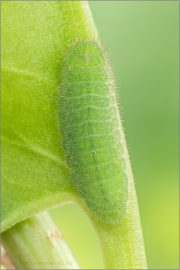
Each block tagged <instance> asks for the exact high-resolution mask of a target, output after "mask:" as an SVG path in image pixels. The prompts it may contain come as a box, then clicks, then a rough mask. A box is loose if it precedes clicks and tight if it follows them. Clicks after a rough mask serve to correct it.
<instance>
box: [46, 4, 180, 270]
mask: <svg viewBox="0 0 180 270" xmlns="http://www.w3.org/2000/svg"><path fill="white" fill-rule="evenodd" d="M89 4H90V7H91V10H92V14H93V17H94V20H95V23H96V26H97V29H98V31H99V36H100V39H101V41H102V43H103V45H104V47H105V48H106V50H107V51H108V53H109V55H110V60H111V63H112V66H113V69H114V73H115V77H116V80H117V88H118V94H119V100H120V107H121V114H122V118H123V120H124V122H123V126H124V130H125V134H126V139H127V145H128V149H129V154H130V158H131V163H132V169H133V173H134V178H135V185H136V190H137V196H138V202H139V209H140V215H141V222H142V228H143V234H144V241H145V248H146V253H147V262H148V267H149V269H179V265H178V263H179V258H178V257H179V249H178V248H179V247H178V242H179V241H178V240H179V236H178V231H179V224H178V212H179V211H178V190H179V189H178V74H179V73H178V72H179V70H178V68H179V66H178V53H179V49H178V48H179V44H178V42H179V28H178V20H179V14H178V5H179V3H178V2H175V1H137V2H136V1H119V2H118V1H107V2H106V1H91V2H89ZM50 213H51V214H52V216H53V217H54V219H55V220H56V221H57V223H58V225H59V227H60V230H61V232H62V233H63V234H64V236H65V238H66V239H67V241H68V243H69V245H70V246H71V248H72V250H73V252H74V254H75V255H76V256H77V258H78V260H79V263H80V265H81V267H83V268H101V267H102V258H101V255H100V249H99V246H98V242H97V239H96V237H95V234H94V232H93V230H92V228H91V225H90V223H89V221H88V220H87V218H86V217H85V216H84V215H83V214H82V213H81V211H80V210H79V209H78V208H77V207H75V206H74V205H64V206H62V207H59V208H57V209H53V210H51V211H50Z"/></svg>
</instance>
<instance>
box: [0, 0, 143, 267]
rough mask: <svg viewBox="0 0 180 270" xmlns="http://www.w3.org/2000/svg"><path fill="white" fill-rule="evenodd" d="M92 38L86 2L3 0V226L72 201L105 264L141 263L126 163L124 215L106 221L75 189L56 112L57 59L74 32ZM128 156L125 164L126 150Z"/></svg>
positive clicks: (138, 227)
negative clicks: (94, 237)
mask: <svg viewBox="0 0 180 270" xmlns="http://www.w3.org/2000/svg"><path fill="white" fill-rule="evenodd" d="M97 39H98V36H97V32H96V29H95V26H94V23H93V20H92V17H91V13H90V10H89V7H88V4H87V3H86V2H83V1H79V2H76V1H75V2H73V1H72V2H69V1H55V2H54V1H52V2H51V1H42V2H41V1H37V2H36V1H35V2H33V1H27V2H26V1H23V2H18V1H17V2H13V1H11V2H3V3H2V128H3V132H2V140H3V147H2V175H3V181H2V231H4V230H6V229H8V228H9V227H11V226H12V225H13V224H16V223H17V222H19V221H21V220H23V219H26V218H28V217H30V216H32V215H34V214H36V213H38V212H41V211H43V210H46V209H48V208H51V207H54V206H56V205H59V204H61V203H64V202H68V201H72V202H74V203H76V204H77V205H79V206H80V207H81V208H82V209H84V211H85V213H86V214H87V215H88V216H89V218H90V220H91V222H92V225H93V227H94V229H95V231H96V233H97V236H98V238H99V241H100V244H101V248H102V252H103V257H104V262H105V267H106V268H121V269H122V268H124V269H131V268H132V269H133V268H137V269H142V268H143V269H144V268H146V260H145V253H144V245H143V239H142V232H141V225H140V220H139V213H138V206H137V201H136V194H135V190H134V183H133V177H132V173H131V168H130V165H129V168H128V170H129V178H128V186H129V190H128V193H129V194H128V203H127V211H126V215H125V217H124V218H123V219H122V221H121V222H120V223H118V224H117V225H106V224H104V223H102V222H100V221H99V220H97V218H96V216H95V215H94V214H93V213H92V212H91V211H90V210H89V208H88V207H87V206H86V204H85V202H84V200H83V198H81V197H80V195H79V194H78V193H77V191H76V189H75V186H74V183H73V181H72V178H71V175H70V170H69V168H68V166H67V164H66V161H65V153H64V151H63V148H62V138H61V134H60V133H59V127H58V125H59V124H58V120H57V99H58V88H59V84H60V80H61V78H60V71H61V67H62V60H63V58H64V55H65V53H66V51H67V49H68V48H69V47H70V46H72V45H73V44H74V43H75V42H76V41H77V40H87V41H88V40H97ZM124 147H125V148H126V145H125V140H124ZM126 158H127V162H128V164H129V160H128V154H127V153H126Z"/></svg>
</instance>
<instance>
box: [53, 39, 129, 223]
mask: <svg viewBox="0 0 180 270" xmlns="http://www.w3.org/2000/svg"><path fill="white" fill-rule="evenodd" d="M61 76H62V77H61V78H62V82H61V86H60V97H59V103H58V105H59V114H58V116H59V121H60V132H61V134H62V138H63V147H64V149H65V152H66V160H67V163H68V165H69V167H70V168H71V172H72V177H73V180H74V182H75V185H76V187H77V190H78V192H79V193H80V194H81V196H82V197H83V198H84V200H85V202H86V204H87V205H88V207H89V208H90V209H91V210H92V211H93V212H94V213H95V214H96V215H97V217H98V218H99V219H101V220H102V221H104V222H106V223H115V222H118V221H120V220H121V218H122V216H123V215H124V213H125V208H126V201H127V177H126V173H125V169H126V168H125V161H124V158H123V149H122V145H121V134H120V131H119V121H120V118H119V112H118V108H117V103H116V98H115V87H114V82H113V79H112V76H111V72H110V70H109V67H108V64H107V60H106V56H105V54H104V52H103V51H102V49H101V48H100V47H99V45H98V44H96V43H95V42H93V41H88V42H85V41H80V42H77V43H76V44H75V45H74V46H72V47H71V48H70V49H69V51H68V53H67V55H66V57H65V59H64V62H63V69H62V74H61Z"/></svg>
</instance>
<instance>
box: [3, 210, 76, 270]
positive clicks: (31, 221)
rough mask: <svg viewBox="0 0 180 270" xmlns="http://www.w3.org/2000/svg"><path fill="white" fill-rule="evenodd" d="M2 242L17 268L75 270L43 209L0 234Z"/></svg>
mask: <svg viewBox="0 0 180 270" xmlns="http://www.w3.org/2000/svg"><path fill="white" fill-rule="evenodd" d="M2 244H3V246H4V248H5V249H6V251H7V252H8V253H9V255H10V257H11V259H12V260H13V263H14V264H15V266H16V267H17V268H18V269H79V268H80V267H79V265H78V263H77V262H76V260H75V258H74V256H73V254H72V252H71V250H70V248H69V247H68V245H67V243H66V241H65V239H64V238H63V236H62V234H61V233H60V231H59V229H58V228H57V227H56V225H55V223H54V221H53V220H52V218H51V217H50V215H49V214H48V213H47V212H43V213H40V214H37V215H35V216H33V217H31V218H28V219H26V220H24V221H22V222H20V223H18V224H16V225H15V226H13V227H12V228H10V229H8V230H7V231H5V232H4V233H3V234H2Z"/></svg>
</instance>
